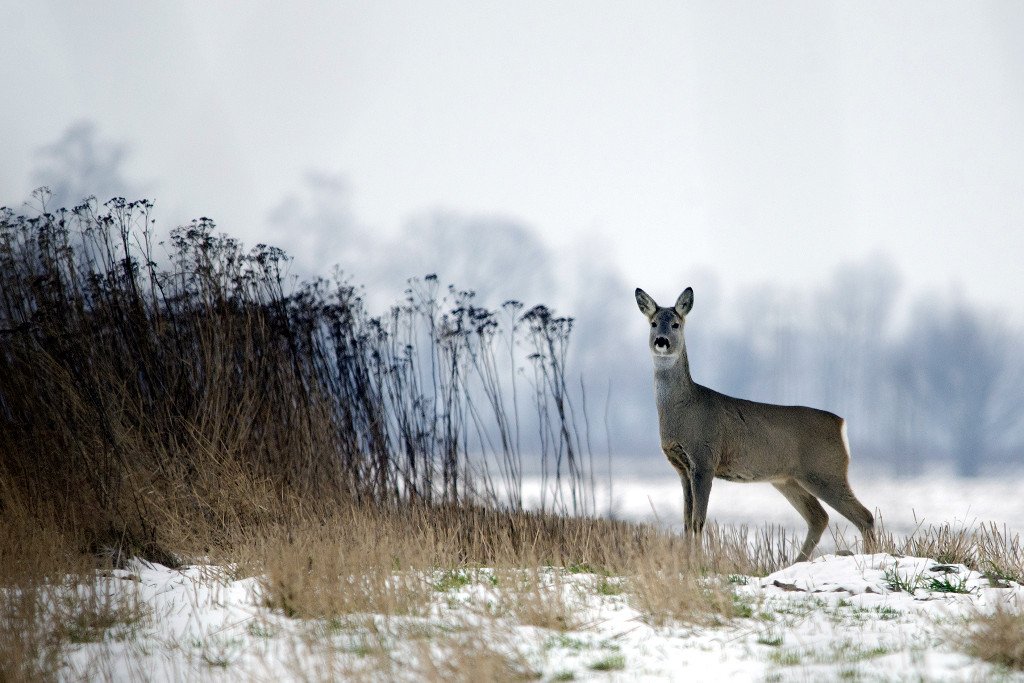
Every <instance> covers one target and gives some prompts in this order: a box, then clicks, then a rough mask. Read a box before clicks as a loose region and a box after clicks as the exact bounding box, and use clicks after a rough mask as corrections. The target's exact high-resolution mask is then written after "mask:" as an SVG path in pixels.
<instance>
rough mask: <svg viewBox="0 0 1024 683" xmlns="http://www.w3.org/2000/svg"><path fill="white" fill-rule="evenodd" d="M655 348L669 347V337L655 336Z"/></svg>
mask: <svg viewBox="0 0 1024 683" xmlns="http://www.w3.org/2000/svg"><path fill="white" fill-rule="evenodd" d="M654 348H656V349H661V348H664V349H668V339H666V338H665V337H655V339H654Z"/></svg>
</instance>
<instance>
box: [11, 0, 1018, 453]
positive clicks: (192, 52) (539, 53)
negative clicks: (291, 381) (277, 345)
mask: <svg viewBox="0 0 1024 683" xmlns="http://www.w3.org/2000/svg"><path fill="white" fill-rule="evenodd" d="M4 10H5V20H6V28H7V32H6V33H5V48H4V49H5V52H4V59H3V60H0V76H3V77H4V82H5V83H7V84H9V85H8V90H7V92H8V95H9V106H7V107H4V108H0V133H2V135H0V140H2V145H3V147H2V148H0V151H2V153H3V158H4V164H0V201H3V202H7V203H9V204H11V205H13V206H18V205H19V204H20V203H21V202H22V201H24V200H25V199H26V198H27V197H28V195H29V192H30V191H31V189H32V188H33V187H35V186H37V185H41V184H46V185H50V186H51V188H52V189H53V190H54V193H55V195H54V197H53V202H54V204H69V205H70V204H74V203H76V202H78V201H79V200H80V199H81V195H83V194H96V195H98V196H99V197H100V199H101V200H103V199H106V198H107V197H109V196H111V195H115V194H120V195H125V196H128V197H129V198H131V197H133V196H136V195H138V194H143V193H144V194H145V195H147V196H149V197H154V198H155V199H156V200H157V212H156V215H157V217H158V218H159V219H160V221H161V222H162V223H163V225H164V226H165V227H169V226H170V225H173V224H175V223H182V222H186V221H187V220H189V219H191V218H193V217H195V216H198V215H207V216H212V217H213V218H215V219H216V220H217V222H218V225H219V226H220V227H221V229H223V230H224V231H226V232H227V233H229V234H231V235H232V236H235V237H238V238H240V239H242V240H243V241H244V242H246V243H247V244H249V245H254V244H256V243H259V242H266V243H270V244H274V245H276V246H281V247H283V248H284V249H285V250H287V251H288V252H289V253H291V254H293V255H294V256H295V257H296V260H295V264H294V272H295V273H296V274H297V275H300V276H303V277H307V276H315V275H328V274H330V272H331V269H332V268H333V266H335V265H338V266H340V268H341V270H342V272H343V276H344V277H347V278H349V279H350V280H351V281H352V282H354V283H357V284H365V285H366V286H367V290H366V292H367V297H368V298H369V300H370V304H371V309H373V310H378V311H382V310H384V308H385V307H387V306H388V305H391V304H392V303H394V302H395V301H396V300H398V299H400V298H401V297H402V292H403V290H404V289H405V287H406V279H407V278H408V277H412V276H423V275H426V274H428V273H437V274H438V275H439V276H440V279H441V282H442V283H445V284H447V283H449V282H450V283H453V284H455V285H456V286H458V287H460V288H465V289H473V290H475V291H477V292H478V295H479V299H480V302H481V303H482V304H484V305H488V306H492V307H493V306H497V305H500V304H501V303H502V302H504V301H505V300H507V299H518V300H521V301H523V302H524V303H525V304H526V305H528V306H529V305H532V304H534V303H545V304H549V305H551V306H553V307H554V308H555V309H556V311H557V312H558V313H561V314H568V315H572V316H574V317H575V318H576V321H577V322H576V328H575V334H574V342H573V349H572V358H573V360H574V363H575V368H574V370H576V371H578V373H580V374H582V376H583V377H585V378H586V382H587V390H588V393H589V395H590V397H591V398H592V399H593V400H592V401H591V403H590V406H591V416H592V418H593V419H594V421H595V422H596V423H597V424H599V425H600V427H599V428H598V429H597V432H598V433H597V434H596V435H595V442H597V443H602V442H603V441H604V434H602V433H601V431H602V428H604V426H605V424H607V432H608V436H609V438H610V440H611V443H612V448H613V450H615V451H616V453H619V452H624V453H628V454H631V455H637V456H639V458H640V460H646V461H647V462H648V463H654V462H658V464H659V466H660V465H663V463H662V462H660V459H661V456H660V455H659V453H658V444H657V439H656V436H655V435H656V429H655V425H654V411H653V400H652V398H651V391H650V362H649V359H648V354H647V350H646V344H645V337H646V333H645V329H644V324H643V321H642V319H641V318H640V316H639V313H638V312H637V310H636V307H635V304H634V302H633V298H632V290H633V288H634V287H635V286H638V285H639V286H643V287H644V288H645V289H646V290H647V291H649V292H650V293H652V294H653V295H655V298H656V299H658V300H659V301H661V302H663V303H664V302H668V301H671V300H673V299H674V297H675V296H676V295H677V294H678V293H679V291H680V290H681V289H682V288H683V287H684V286H687V285H691V286H693V287H694V289H695V290H696V305H695V308H694V312H693V314H692V315H691V320H690V323H689V327H688V330H687V334H688V343H689V345H690V348H691V361H692V367H693V369H694V374H695V377H696V379H697V380H698V381H701V382H703V383H706V384H708V385H710V386H712V387H714V388H718V389H721V390H723V391H726V392H729V393H735V394H738V395H741V396H744V397H750V398H754V399H758V400H766V401H772V402H782V403H809V404H812V405H819V406H822V407H825V408H828V409H830V410H834V411H836V412H839V413H840V414H843V415H844V416H846V417H847V418H848V419H849V420H850V425H851V427H850V429H851V441H852V442H853V449H854V452H855V457H857V454H858V453H861V454H863V453H866V452H868V453H870V454H871V455H873V456H874V457H879V458H883V459H885V460H886V461H887V462H893V463H896V464H897V467H900V468H904V469H905V470H906V471H907V472H914V471H921V470H922V469H923V470H925V471H927V470H928V469H929V468H930V467H932V465H933V463H932V462H931V460H930V458H933V457H934V454H935V453H943V452H946V451H949V450H950V449H959V450H960V451H961V452H962V453H966V456H967V459H968V460H969V459H970V457H972V453H971V452H970V451H971V450H972V449H974V448H977V449H978V450H979V452H984V453H987V454H989V455H991V456H992V457H993V458H997V459H1001V460H1002V461H1007V460H1011V461H1012V459H1013V458H1016V460H1017V461H1018V462H1019V461H1020V452H1021V449H1022V444H1024V434H1022V431H1024V424H1022V420H1021V414H1022V409H1021V407H1020V405H1019V400H1018V397H1019V390H1018V389H1017V388H1016V387H1019V386H1020V385H1021V381H1024V372H1022V369H1021V364H1020V359H1019V358H1017V357H1016V356H1017V355H1018V354H1016V353H1015V352H1014V349H1015V348H1019V346H1020V344H1019V343H1018V342H1019V341H1020V329H1019V325H1020V323H1021V322H1022V321H1024V306H1022V304H1021V300H1020V297H1019V295H1018V292H1020V291H1022V290H1024V269H1021V268H1020V262H1021V260H1022V256H1024V85H1022V84H1024V47H1022V45H1024V43H1021V41H1020V40H1019V36H1020V35H1024V6H1022V5H1019V4H1014V3H974V4H971V5H954V4H939V5H936V4H935V3H929V2H912V3H901V4H899V5H891V4H889V3H862V4H859V5H857V6H856V7H848V6H845V5H841V4H824V3H817V2H798V3H791V4H786V5H784V6H778V5H763V6H757V5H755V6H751V5H749V4H746V3H743V4H731V3H715V4H713V5H704V4H678V5H673V6H671V7H666V6H664V5H654V4H643V5H631V6H629V7H626V6H624V5H620V4H618V3H597V4H595V3H578V4H573V3H560V4H559V5H557V6H555V7H552V6H550V5H547V4H543V5H540V4H534V5H531V4H518V5H516V6H515V8H514V9H511V10H490V11H487V10H483V9H481V8H480V7H479V6H478V5H476V4H475V3H465V2H454V1H450V2H444V3H441V4H431V5H429V6H427V5H421V4H418V3H402V2H383V3H374V4H372V5H364V6H360V7H359V8H357V7H356V6H354V5H346V4H339V3H328V2H323V3H306V4H291V5H288V6H287V7H285V6H276V5H253V6H251V7H250V8H249V9H248V10H247V11H246V12H245V13H241V14H240V13H238V12H237V9H236V8H235V7H234V6H233V5H229V4H227V3H223V4H222V3H198V2H184V3H174V4H171V3H145V4H132V3H122V2H110V3H107V4H106V5H102V6H88V7H86V6H80V5H77V4H73V3H62V2H56V1H50V2H39V3H32V4H21V5H12V6H10V7H5V8H4ZM310 169H319V170H312V171H311V170H310ZM339 169H340V171H339ZM1015 359H1016V360H1015ZM823 378H827V379H823ZM606 416H607V422H605V417H606ZM964 425H973V426H974V428H975V429H976V430H977V432H976V433H974V434H971V435H968V436H969V437H970V439H967V440H965V439H963V438H961V439H960V441H961V442H962V443H959V444H958V443H957V435H958V434H960V435H961V436H962V435H963V433H964V429H963V428H962V427H963V426H964ZM962 459H963V458H962ZM968 470H969V468H968Z"/></svg>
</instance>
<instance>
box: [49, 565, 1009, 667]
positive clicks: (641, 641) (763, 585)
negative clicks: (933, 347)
mask: <svg viewBox="0 0 1024 683" xmlns="http://www.w3.org/2000/svg"><path fill="white" fill-rule="evenodd" d="M534 577H535V578H537V577H539V578H540V580H541V581H543V582H547V583H548V584H549V585H553V586H555V587H556V589H555V590H556V593H557V594H560V595H561V598H562V599H563V600H564V601H565V604H566V605H567V606H568V607H569V608H570V609H571V611H572V614H573V615H574V617H575V618H574V620H573V623H572V624H567V625H566V628H565V629H564V630H561V629H547V628H539V627H536V626H527V625H523V624H522V623H521V622H520V620H518V619H517V617H516V616H514V614H515V613H514V611H512V612H508V611H506V610H504V609H503V608H502V605H503V604H504V599H505V597H507V596H503V591H506V590H507V589H506V588H505V586H507V585H508V583H509V578H508V575H504V576H503V579H502V580H501V581H498V579H497V577H496V575H495V574H494V573H493V572H491V571H489V570H487V569H479V570H472V571H470V572H467V573H465V574H459V575H458V576H457V577H453V576H451V575H448V576H445V577H439V576H433V577H426V579H427V585H428V586H430V588H429V589H428V590H429V596H430V597H429V600H428V603H427V607H426V609H425V610H424V611H423V612H422V613H421V615H420V616H395V615H392V616H386V615H383V614H353V615H346V616H345V617H344V618H335V619H332V620H299V619H290V618H288V617H286V616H284V615H283V614H281V613H278V612H273V611H271V610H269V609H268V608H266V607H265V606H263V601H262V599H261V589H260V585H259V582H258V581H257V579H256V578H254V577H248V578H236V577H232V575H231V573H230V572H227V571H225V570H223V569H220V568H217V567H208V566H206V567H204V566H194V567H188V568H186V569H183V570H171V569H168V568H166V567H162V566H159V565H150V564H143V563H135V564H133V565H132V566H131V567H130V568H129V569H127V570H119V571H116V572H114V574H113V575H112V576H105V577H100V578H98V579H97V580H98V581H99V582H100V584H101V588H102V591H106V592H112V593H117V594H120V595H132V596H134V598H133V599H137V600H138V601H139V604H140V605H141V606H143V608H144V611H145V612H146V613H147V615H148V616H147V617H146V618H144V619H141V620H138V621H137V622H135V623H132V624H130V625H127V624H121V625H117V624H115V625H112V626H110V627H109V628H108V630H107V632H106V633H105V635H104V636H103V638H102V639H101V640H100V641H99V642H91V643H85V644H80V645H76V646H73V648H72V651H71V652H70V656H69V658H68V665H67V667H66V668H65V669H64V671H63V677H64V678H66V679H68V680H79V679H88V680H93V679H107V680H132V681H135V680H254V681H271V680H272V681H291V680H344V679H346V678H349V677H354V676H369V677H370V678H371V679H374V680H409V681H417V680H423V679H424V678H425V677H431V678H435V679H438V678H439V679H440V680H447V674H451V673H452V671H454V669H450V668H446V667H452V666H457V665H458V663H459V662H462V664H463V665H467V664H466V659H467V658H470V659H472V658H473V657H479V659H478V660H474V661H475V664H474V661H470V662H469V664H468V665H467V666H477V667H480V666H482V664H480V662H484V663H486V662H487V661H489V660H488V657H490V659H491V660H493V659H494V657H499V658H502V659H504V660H507V661H510V662H513V663H514V669H513V670H514V671H518V672H519V673H522V674H524V675H526V676H527V677H528V678H538V679H539V680H545V681H552V680H629V681H634V680H651V681H661V680H679V681H684V680H685V681H722V680H728V681H732V682H738V681H760V680H776V681H790V680H793V681H822V680H839V679H847V680H848V679H854V680H896V681H904V680H929V681H930V680H936V681H939V680H941V681H973V680H977V681H982V680H993V679H999V680H1024V673H1009V672H1006V671H1000V670H998V669H996V668H994V667H992V666H990V665H988V664H985V663H983V662H980V661H979V660H975V659H972V658H970V657H968V656H967V655H965V654H963V653H962V652H961V651H960V650H959V648H958V640H959V639H960V638H961V637H962V635H963V633H964V632H965V628H967V626H966V625H965V624H967V623H968V622H969V619H970V617H971V616H972V615H976V614H978V613H979V612H985V611H988V610H992V609H994V608H995V606H996V605H998V604H1000V603H1007V604H1011V603H1016V604H1018V605H1019V604H1020V602H1021V601H1024V587H1022V586H1020V585H1018V584H1012V583H1011V584H1004V586H1003V587H995V586H993V585H991V584H990V583H989V581H988V580H987V579H985V578H982V577H981V576H980V575H979V574H977V573H976V572H972V571H969V570H967V569H966V568H965V567H963V566H961V565H940V564H939V563H937V562H935V561H933V560H929V559H925V558H914V557H902V558H895V557H892V556H889V555H882V554H878V555H858V556H847V557H839V556H834V555H829V556H823V557H820V558H818V559H816V560H814V561H813V562H810V563H800V564H797V565H794V566H792V567H790V568H787V569H784V570H782V571H779V572H776V573H774V574H771V575H769V576H767V577H764V578H753V577H739V576H734V577H730V583H731V584H732V588H733V589H734V590H735V591H736V593H737V598H736V600H737V602H738V603H739V604H741V605H742V606H743V612H742V614H743V616H741V617H740V618H737V619H735V620H732V621H729V622H726V623H723V624H720V625H718V626H715V627H707V628H700V627H693V626H686V625H683V624H674V625H673V624H669V625H666V626H662V627H654V626H651V625H650V624H649V623H648V621H647V620H645V618H644V616H643V615H642V614H641V613H640V612H639V611H637V609H636V608H635V607H634V604H633V603H632V601H631V599H630V597H629V592H628V590H623V591H619V590H616V589H614V588H613V589H609V581H611V582H612V584H611V585H612V586H613V587H614V586H615V585H616V583H615V581H616V580H610V579H608V578H606V577H601V576H597V575H594V574H587V573H576V574H572V573H566V572H565V571H563V570H543V571H541V572H540V573H539V574H536V573H535V574H534ZM456 578H457V580H453V579H456ZM950 590H955V591H959V592H950ZM475 670H476V671H483V670H485V669H479V668H478V669H475ZM466 671H470V672H472V671H474V669H472V668H469V669H466V670H464V671H463V673H466Z"/></svg>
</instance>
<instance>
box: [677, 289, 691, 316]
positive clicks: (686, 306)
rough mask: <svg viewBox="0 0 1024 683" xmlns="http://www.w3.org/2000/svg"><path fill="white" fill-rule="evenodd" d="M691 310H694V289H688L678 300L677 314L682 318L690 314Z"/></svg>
mask: <svg viewBox="0 0 1024 683" xmlns="http://www.w3.org/2000/svg"><path fill="white" fill-rule="evenodd" d="M691 308H693V287H687V288H686V289H684V290H683V293H682V294H680V295H679V298H678V299H676V313H678V314H679V317H680V318H681V317H683V316H684V315H686V314H687V313H689V312H690V309H691Z"/></svg>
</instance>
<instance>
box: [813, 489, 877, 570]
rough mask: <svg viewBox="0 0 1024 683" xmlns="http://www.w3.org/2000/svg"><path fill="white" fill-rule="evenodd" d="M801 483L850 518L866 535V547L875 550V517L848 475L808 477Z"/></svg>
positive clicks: (867, 549)
mask: <svg viewBox="0 0 1024 683" xmlns="http://www.w3.org/2000/svg"><path fill="white" fill-rule="evenodd" d="M799 484H800V485H801V486H802V487H804V488H805V489H807V490H808V491H810V492H811V493H812V494H814V495H815V496H817V497H818V498H820V499H821V500H823V501H824V502H826V503H828V504H829V505H831V506H832V508H833V509H835V511H836V512H838V513H839V514H841V515H842V516H843V517H846V519H848V520H850V521H851V522H853V523H854V525H855V526H856V527H857V530H858V531H860V534H861V536H863V537H864V549H865V550H866V551H867V552H873V551H874V548H875V546H876V540H875V517H874V515H872V514H871V511H870V510H868V509H867V508H866V507H864V505H863V504H861V502H860V501H859V500H857V496H855V495H853V489H851V488H850V483H849V482H848V481H847V480H846V477H845V476H844V477H837V476H831V477H827V478H819V477H808V478H806V479H800V480H799Z"/></svg>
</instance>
